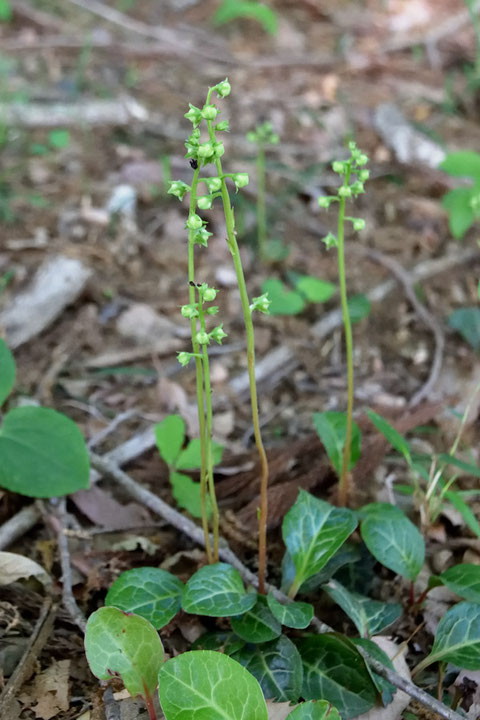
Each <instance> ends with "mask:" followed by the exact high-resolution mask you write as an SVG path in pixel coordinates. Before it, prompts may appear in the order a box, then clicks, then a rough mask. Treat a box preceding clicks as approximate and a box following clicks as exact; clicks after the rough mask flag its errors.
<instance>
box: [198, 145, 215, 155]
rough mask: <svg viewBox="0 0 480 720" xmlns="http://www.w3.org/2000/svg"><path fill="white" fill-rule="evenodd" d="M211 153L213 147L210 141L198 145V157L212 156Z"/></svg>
mask: <svg viewBox="0 0 480 720" xmlns="http://www.w3.org/2000/svg"><path fill="white" fill-rule="evenodd" d="M213 153H214V149H213V145H212V143H211V142H210V141H208V142H204V143H202V144H201V145H199V146H198V151H197V154H198V157H199V158H202V159H205V158H209V157H212V155H213Z"/></svg>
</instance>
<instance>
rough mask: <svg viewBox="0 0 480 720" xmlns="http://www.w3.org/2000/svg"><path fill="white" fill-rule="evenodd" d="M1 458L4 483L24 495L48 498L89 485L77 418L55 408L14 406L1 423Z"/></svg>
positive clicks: (0, 478)
mask: <svg viewBox="0 0 480 720" xmlns="http://www.w3.org/2000/svg"><path fill="white" fill-rule="evenodd" d="M0 458H1V461H0V487H4V488H7V490H12V492H17V493H20V494H21V495H28V496H29V497H38V498H48V497H56V496H59V495H67V494H68V493H73V492H75V491H76V490H80V489H81V488H87V487H88V483H89V471H90V461H89V457H88V452H87V448H86V445H85V440H84V439H83V436H82V433H81V432H80V429H79V428H78V426H77V425H76V424H75V423H74V422H73V420H70V418H68V417H66V415H62V414H61V413H58V412H56V411H55V410H50V409H48V408H41V407H21V408H16V409H15V410H10V412H8V413H7V414H6V415H5V417H4V420H3V424H2V426H1V427H0Z"/></svg>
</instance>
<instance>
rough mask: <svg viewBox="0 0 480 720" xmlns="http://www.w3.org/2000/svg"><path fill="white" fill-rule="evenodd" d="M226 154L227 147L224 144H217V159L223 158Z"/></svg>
mask: <svg viewBox="0 0 480 720" xmlns="http://www.w3.org/2000/svg"><path fill="white" fill-rule="evenodd" d="M224 152H225V147H224V145H223V143H222V142H217V143H215V148H214V153H215V157H217V158H221V157H222V155H223V154H224Z"/></svg>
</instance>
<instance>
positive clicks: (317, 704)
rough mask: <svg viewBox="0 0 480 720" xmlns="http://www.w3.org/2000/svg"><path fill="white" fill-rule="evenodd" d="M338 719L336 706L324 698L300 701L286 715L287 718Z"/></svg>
mask: <svg viewBox="0 0 480 720" xmlns="http://www.w3.org/2000/svg"><path fill="white" fill-rule="evenodd" d="M327 719H328V720H340V715H339V713H338V710H337V708H334V707H333V706H332V705H331V704H330V703H329V702H327V701H326V700H309V701H308V702H304V703H300V705H297V707H296V708H295V709H294V710H292V712H291V713H289V714H288V715H287V720H327Z"/></svg>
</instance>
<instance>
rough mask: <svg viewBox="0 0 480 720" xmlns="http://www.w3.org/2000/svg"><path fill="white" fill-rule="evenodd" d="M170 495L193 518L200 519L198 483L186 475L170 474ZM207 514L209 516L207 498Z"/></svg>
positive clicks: (209, 506)
mask: <svg viewBox="0 0 480 720" xmlns="http://www.w3.org/2000/svg"><path fill="white" fill-rule="evenodd" d="M170 483H171V485H172V494H173V497H174V498H175V500H176V501H177V503H178V504H179V505H180V507H182V508H183V509H184V510H186V511H187V512H189V513H190V515H193V517H196V518H200V517H202V504H201V502H200V483H199V482H197V481H195V480H192V478H191V477H189V476H188V475H184V474H183V473H179V472H172V473H170ZM206 500H207V512H208V514H209V515H210V512H211V505H210V498H209V497H208V496H207V498H206Z"/></svg>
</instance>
